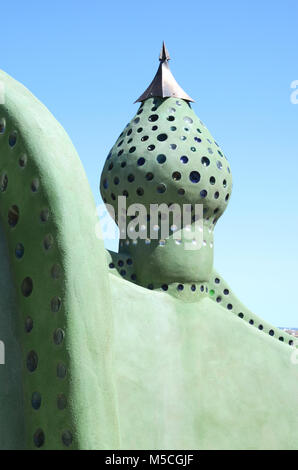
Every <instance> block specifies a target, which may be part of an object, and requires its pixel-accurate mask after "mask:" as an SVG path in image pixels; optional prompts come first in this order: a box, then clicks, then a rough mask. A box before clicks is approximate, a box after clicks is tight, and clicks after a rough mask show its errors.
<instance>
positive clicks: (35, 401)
mask: <svg viewBox="0 0 298 470" xmlns="http://www.w3.org/2000/svg"><path fill="white" fill-rule="evenodd" d="M31 405H32V408H34V410H39V408H40V406H41V394H40V393H39V392H33V393H32V397H31Z"/></svg>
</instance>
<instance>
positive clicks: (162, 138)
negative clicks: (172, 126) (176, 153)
mask: <svg viewBox="0 0 298 470" xmlns="http://www.w3.org/2000/svg"><path fill="white" fill-rule="evenodd" d="M167 138H168V136H167V134H159V135H158V136H157V140H159V141H160V142H163V141H165V140H167Z"/></svg>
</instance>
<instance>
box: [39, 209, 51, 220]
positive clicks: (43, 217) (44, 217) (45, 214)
mask: <svg viewBox="0 0 298 470" xmlns="http://www.w3.org/2000/svg"><path fill="white" fill-rule="evenodd" d="M49 216H50V211H49V209H43V210H42V211H41V213H40V220H41V221H42V222H47V221H48V220H49Z"/></svg>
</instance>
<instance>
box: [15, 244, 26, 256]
mask: <svg viewBox="0 0 298 470" xmlns="http://www.w3.org/2000/svg"><path fill="white" fill-rule="evenodd" d="M24 251H25V248H24V245H22V243H18V244H17V246H16V249H15V255H16V258H18V259H21V258H23V256H24Z"/></svg>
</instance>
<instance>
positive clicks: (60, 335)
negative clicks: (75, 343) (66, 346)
mask: <svg viewBox="0 0 298 470" xmlns="http://www.w3.org/2000/svg"><path fill="white" fill-rule="evenodd" d="M64 336H65V333H64V331H63V330H62V328H57V329H56V330H55V331H54V334H53V340H54V343H55V344H56V345H57V346H59V344H61V343H62V342H63V340H64Z"/></svg>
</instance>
